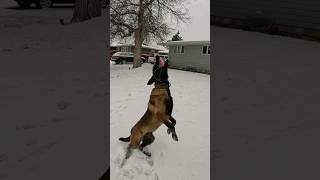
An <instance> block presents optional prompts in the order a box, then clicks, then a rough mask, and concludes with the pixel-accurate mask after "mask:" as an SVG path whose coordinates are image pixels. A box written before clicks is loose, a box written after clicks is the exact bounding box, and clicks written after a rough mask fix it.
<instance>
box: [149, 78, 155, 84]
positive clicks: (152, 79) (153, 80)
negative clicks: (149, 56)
mask: <svg viewBox="0 0 320 180" xmlns="http://www.w3.org/2000/svg"><path fill="white" fill-rule="evenodd" d="M154 82H155V79H154V77H153V76H152V77H151V78H150V79H149V81H148V83H147V85H151V84H152V83H154Z"/></svg>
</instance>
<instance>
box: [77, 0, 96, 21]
mask: <svg viewBox="0 0 320 180" xmlns="http://www.w3.org/2000/svg"><path fill="white" fill-rule="evenodd" d="M98 16H101V0H76V2H75V8H74V11H73V17H72V20H71V22H82V21H86V20H89V19H91V18H94V17H98Z"/></svg>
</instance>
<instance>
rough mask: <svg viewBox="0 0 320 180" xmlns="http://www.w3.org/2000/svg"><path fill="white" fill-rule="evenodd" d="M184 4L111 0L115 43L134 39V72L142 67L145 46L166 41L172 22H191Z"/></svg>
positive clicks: (179, 0)
mask: <svg viewBox="0 0 320 180" xmlns="http://www.w3.org/2000/svg"><path fill="white" fill-rule="evenodd" d="M184 2H185V0H111V4H110V8H111V9H110V21H111V39H117V38H120V39H125V38H130V37H132V36H133V38H134V43H135V48H134V61H133V68H137V67H140V66H141V49H142V44H143V42H150V41H152V40H156V41H164V40H165V38H166V37H167V36H168V35H169V34H170V32H171V30H173V29H172V28H171V27H170V24H169V23H168V22H167V20H168V19H171V20H172V19H173V20H175V22H176V23H181V22H183V23H185V22H187V21H188V20H189V17H188V11H187V9H186V8H185V7H184V6H183V4H184Z"/></svg>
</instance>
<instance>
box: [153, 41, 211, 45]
mask: <svg viewBox="0 0 320 180" xmlns="http://www.w3.org/2000/svg"><path fill="white" fill-rule="evenodd" d="M210 44H211V42H210V41H169V42H165V43H159V45H165V46H175V45H181V46H183V45H210Z"/></svg>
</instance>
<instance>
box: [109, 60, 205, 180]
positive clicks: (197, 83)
mask: <svg viewBox="0 0 320 180" xmlns="http://www.w3.org/2000/svg"><path fill="white" fill-rule="evenodd" d="M131 66H132V65H114V64H110V106H111V109H110V113H111V114H110V116H111V119H110V130H111V131H110V134H111V135H110V138H111V139H110V150H111V152H110V166H111V179H112V180H126V179H133V180H170V179H172V180H196V179H199V180H208V179H209V177H210V76H209V75H205V74H200V73H193V72H186V71H180V70H174V69H169V70H168V74H169V80H170V82H171V85H172V86H171V89H170V90H171V93H172V96H173V101H174V107H173V114H172V115H173V117H175V119H176V120H177V125H176V132H177V134H178V137H179V141H178V142H176V141H174V140H172V138H171V136H170V135H168V134H167V132H166V131H167V128H166V127H165V125H162V126H161V127H160V128H159V129H158V130H157V131H156V132H155V138H156V139H155V141H154V143H153V144H151V145H150V146H148V149H149V151H150V152H151V153H152V157H151V158H146V156H145V155H144V154H142V153H141V152H139V151H135V152H134V154H133V155H132V156H131V157H130V158H129V159H128V160H127V161H126V163H125V165H124V166H123V167H121V168H120V163H121V161H122V160H123V158H124V154H125V148H126V147H127V143H124V142H120V141H118V138H119V137H127V136H128V135H129V133H130V129H131V128H132V126H133V125H134V124H135V123H136V122H137V121H138V120H139V119H140V117H141V116H142V115H143V114H144V112H145V111H146V109H147V103H148V100H149V96H150V92H151V89H152V87H153V86H148V85H147V81H148V80H149V78H150V77H151V75H152V73H151V71H152V65H151V64H143V66H142V67H141V68H137V69H129V68H130V67H131Z"/></svg>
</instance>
